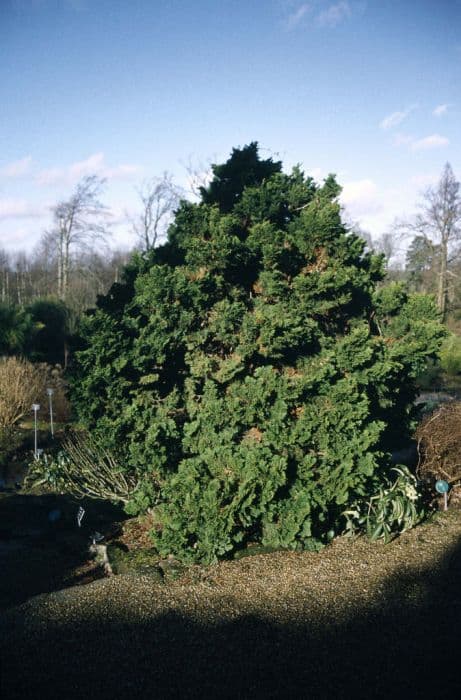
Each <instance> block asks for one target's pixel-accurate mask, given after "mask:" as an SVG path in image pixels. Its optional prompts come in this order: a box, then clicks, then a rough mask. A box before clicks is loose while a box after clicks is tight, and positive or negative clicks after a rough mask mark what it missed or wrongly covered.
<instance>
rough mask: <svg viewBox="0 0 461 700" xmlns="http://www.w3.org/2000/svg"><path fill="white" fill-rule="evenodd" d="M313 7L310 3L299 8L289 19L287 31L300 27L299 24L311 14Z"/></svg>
mask: <svg viewBox="0 0 461 700" xmlns="http://www.w3.org/2000/svg"><path fill="white" fill-rule="evenodd" d="M310 10H311V6H310V3H308V2H305V3H303V4H302V5H300V6H299V7H298V9H297V10H295V11H294V12H292V13H291V14H290V15H289V16H288V19H287V22H286V24H287V29H294V28H295V27H297V26H298V24H299V23H300V22H301V21H302V19H303V17H305V15H306V14H307V13H308V12H310Z"/></svg>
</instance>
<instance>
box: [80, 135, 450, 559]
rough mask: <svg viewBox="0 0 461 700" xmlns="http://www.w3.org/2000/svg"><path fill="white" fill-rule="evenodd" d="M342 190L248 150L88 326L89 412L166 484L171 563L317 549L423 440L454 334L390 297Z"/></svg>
mask: <svg viewBox="0 0 461 700" xmlns="http://www.w3.org/2000/svg"><path fill="white" fill-rule="evenodd" d="M339 192H340V188H339V186H338V185H337V183H336V181H335V179H334V177H332V176H329V177H328V178H327V179H326V180H325V181H324V183H323V185H322V186H318V185H316V184H315V183H314V181H313V180H312V179H311V178H308V177H307V178H306V177H305V176H304V174H303V173H302V172H301V171H300V169H299V168H295V169H294V170H293V171H292V173H291V174H284V173H283V172H282V171H281V165H280V164H279V163H275V162H273V161H272V160H271V159H268V160H261V159H260V158H259V156H258V151H257V146H256V144H251V145H250V146H247V147H246V148H244V149H241V150H238V149H236V150H234V151H233V153H232V155H231V157H230V159H229V160H228V161H227V163H225V164H223V165H221V166H215V167H214V179H213V181H212V182H211V184H210V186H209V187H208V188H207V189H206V190H203V191H202V201H201V202H200V203H199V204H191V203H189V202H182V203H181V205H180V207H179V209H178V211H177V213H176V218H175V221H174V223H173V224H172V226H171V227H170V229H169V236H168V242H167V243H166V244H165V245H164V246H162V247H161V248H159V249H157V250H155V251H153V253H151V254H150V256H148V257H140V258H138V259H137V260H134V261H133V263H132V264H131V266H130V267H129V268H128V269H127V270H126V273H125V280H124V282H123V283H122V284H118V285H114V286H113V287H112V289H111V291H110V293H109V294H108V295H107V296H106V297H103V298H101V299H100V300H99V303H98V308H97V309H96V310H95V311H94V312H92V313H91V314H90V315H88V316H87V317H86V318H85V319H84V321H83V323H82V327H81V338H82V340H81V346H80V349H79V350H78V352H77V360H76V364H75V368H74V379H73V392H72V393H73V396H72V398H73V402H74V407H75V408H76V410H77V412H78V415H79V419H80V420H81V421H82V423H84V424H85V425H86V427H87V428H89V429H90V430H92V431H94V432H95V433H96V434H97V435H98V439H99V440H101V442H102V443H103V444H104V445H105V447H106V448H108V449H111V450H113V451H114V452H116V453H117V455H118V458H119V461H120V460H123V462H124V464H125V468H126V470H127V471H129V472H132V473H135V474H136V476H137V477H140V478H141V479H142V478H145V479H146V483H151V482H152V477H154V478H155V479H158V480H160V482H161V483H162V484H163V486H162V503H161V505H160V506H158V507H156V509H155V514H156V518H157V520H158V527H157V528H156V531H155V541H156V546H157V547H158V549H159V550H160V552H161V553H163V554H166V553H170V552H172V553H174V554H176V555H177V556H178V557H180V558H181V559H183V560H185V561H188V560H189V561H191V560H198V561H205V562H210V561H213V560H214V559H215V558H216V557H219V556H222V555H224V554H226V553H229V552H231V551H233V550H235V549H236V548H238V547H241V546H244V544H245V543H246V542H247V541H255V540H258V541H261V542H262V543H263V544H265V545H268V546H270V547H289V548H316V547H318V546H319V544H320V543H321V542H322V541H325V540H326V539H328V537H331V536H332V534H334V533H336V532H339V531H342V530H343V529H344V526H345V522H346V521H345V517H344V511H345V510H346V509H347V506H348V505H349V504H351V503H353V502H355V501H356V500H357V499H360V498H363V497H365V496H367V495H371V494H372V493H375V492H376V491H377V489H378V488H379V484H380V483H381V481H382V479H383V478H385V476H386V472H387V471H388V460H387V456H386V453H387V452H388V451H389V450H390V449H391V448H392V447H394V446H395V445H396V444H399V443H400V441H401V440H402V439H405V436H406V435H408V434H409V431H410V430H411V427H412V418H413V415H412V408H411V407H412V402H413V399H414V396H415V391H416V390H415V384H414V378H415V376H416V375H417V374H418V372H420V371H421V370H422V369H423V368H424V366H425V363H426V359H427V357H428V356H430V355H431V354H435V353H436V352H437V351H438V347H439V344H440V340H441V338H442V337H443V335H444V331H443V328H442V327H441V325H440V324H439V321H438V316H437V312H436V310H435V307H434V304H433V301H432V300H431V299H430V298H428V297H425V296H422V295H417V294H412V295H411V294H408V293H407V292H406V291H405V288H404V287H403V286H400V285H392V286H390V287H387V288H382V289H381V290H380V291H379V292H376V283H377V282H378V281H379V280H380V279H381V278H382V259H381V257H379V256H375V255H373V254H369V253H365V252H364V245H365V244H364V242H363V241H362V240H361V239H360V238H359V237H357V236H355V235H353V234H351V233H350V232H348V230H347V229H346V227H345V226H344V224H343V223H342V221H341V215H340V207H339V205H338V203H337V196H338V194H339Z"/></svg>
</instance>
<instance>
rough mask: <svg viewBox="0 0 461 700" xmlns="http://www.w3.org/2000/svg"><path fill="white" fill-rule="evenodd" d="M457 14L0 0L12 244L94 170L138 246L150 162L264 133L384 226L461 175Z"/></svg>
mask: <svg viewBox="0 0 461 700" xmlns="http://www.w3.org/2000/svg"><path fill="white" fill-rule="evenodd" d="M460 29H461V0H413V1H410V0H308V1H307V2H302V1H299V0H264V1H263V0H260V1H259V2H258V1H257V0H253V2H252V3H249V2H248V1H245V2H244V1H243V0H242V1H241V0H221V2H211V1H208V0H195V2H191V1H189V2H188V1H187V0H182V1H180V0H130V1H128V0H0V105H1V107H0V138H1V149H0V248H2V247H3V248H5V249H7V250H15V249H20V248H22V249H28V250H31V249H32V248H33V246H34V244H35V243H36V242H37V241H38V239H39V238H40V236H41V234H42V233H43V231H44V230H45V229H46V228H47V227H49V226H50V223H51V217H50V207H51V206H52V205H53V204H54V203H55V202H56V201H57V200H59V199H61V198H65V197H66V196H68V195H69V194H70V193H71V192H72V189H73V187H74V186H75V184H76V182H77V181H78V179H79V178H80V177H82V176H83V175H85V174H89V173H93V172H95V173H97V174H99V175H101V176H103V177H107V186H106V192H105V197H104V199H105V201H106V202H107V204H109V205H110V206H111V208H112V211H113V220H114V222H115V224H114V230H115V236H114V244H124V245H127V246H128V245H130V244H132V243H133V241H134V239H133V235H132V234H131V233H130V224H129V222H128V221H127V220H126V214H128V215H133V214H134V212H135V210H136V206H137V204H136V186H139V184H140V183H141V182H142V180H143V179H145V178H149V177H152V176H155V175H160V174H161V173H162V172H163V171H165V170H169V171H171V172H172V173H173V174H174V175H175V177H176V178H177V179H178V181H180V182H181V183H182V184H186V181H187V174H186V170H185V168H184V164H185V163H187V162H188V161H192V162H193V163H194V164H195V165H196V166H197V167H199V166H200V167H202V165H203V166H205V165H206V163H207V162H208V161H209V160H212V161H216V162H221V161H223V160H225V159H226V158H227V156H228V154H229V152H230V150H231V148H232V147H233V146H238V145H244V144H245V143H248V142H250V141H253V140H257V141H259V143H260V145H261V149H262V153H263V154H264V155H269V154H273V155H274V156H275V157H277V158H280V159H282V160H283V161H284V164H285V166H286V168H287V169H288V168H290V167H291V166H292V165H294V164H295V163H301V164H302V166H303V167H304V169H305V170H306V171H307V172H309V173H310V174H313V175H314V176H315V177H316V178H317V179H321V178H323V177H325V176H326V175H327V173H328V172H335V173H337V176H338V180H339V182H340V183H341V184H342V185H343V187H344V191H343V196H342V201H343V203H344V205H345V206H346V208H347V211H348V215H349V216H350V217H351V218H353V219H354V220H357V221H358V222H359V223H360V224H361V225H362V226H363V227H364V228H365V229H367V230H369V231H370V232H371V234H372V235H373V237H374V238H377V237H379V236H380V235H381V234H382V233H384V232H385V231H386V230H387V229H388V227H389V225H390V224H391V222H392V220H393V219H394V217H396V216H403V215H405V214H409V213H411V212H412V211H413V210H414V207H415V204H416V201H417V199H418V195H419V193H420V192H421V190H422V189H424V188H425V187H427V186H428V185H430V184H431V183H433V182H435V181H437V179H438V177H439V175H440V173H441V170H442V168H443V165H444V163H445V162H446V161H449V162H450V163H451V164H452V167H453V169H454V171H455V174H456V176H457V178H458V179H461V136H460V129H459V124H460V117H461V32H460Z"/></svg>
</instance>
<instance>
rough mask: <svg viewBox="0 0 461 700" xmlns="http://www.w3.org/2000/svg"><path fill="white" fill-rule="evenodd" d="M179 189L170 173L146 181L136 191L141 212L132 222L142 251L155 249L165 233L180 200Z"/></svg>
mask: <svg viewBox="0 0 461 700" xmlns="http://www.w3.org/2000/svg"><path fill="white" fill-rule="evenodd" d="M181 194H182V192H181V189H180V188H179V187H178V186H177V185H176V184H175V183H174V182H173V177H172V175H171V174H170V173H168V172H165V173H163V175H162V177H154V178H152V179H151V180H146V181H145V182H144V183H143V184H142V185H141V187H140V188H139V190H138V195H139V199H140V201H141V204H142V210H141V212H140V214H139V216H138V217H136V219H135V220H134V221H133V222H132V223H133V230H134V232H135V233H136V235H137V237H138V239H139V241H140V243H141V246H142V248H143V250H151V249H152V248H154V247H155V244H156V243H157V241H158V239H159V237H160V236H161V235H162V234H163V233H164V232H165V230H166V228H167V226H168V224H169V223H170V221H171V218H172V215H173V212H174V210H175V209H176V207H177V206H178V204H179V200H180V198H181Z"/></svg>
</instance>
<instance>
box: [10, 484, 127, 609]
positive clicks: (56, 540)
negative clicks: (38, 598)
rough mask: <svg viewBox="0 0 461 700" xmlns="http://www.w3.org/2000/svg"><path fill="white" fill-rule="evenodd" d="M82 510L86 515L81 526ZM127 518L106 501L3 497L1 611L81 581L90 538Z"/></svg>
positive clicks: (70, 498) (14, 495)
mask: <svg viewBox="0 0 461 700" xmlns="http://www.w3.org/2000/svg"><path fill="white" fill-rule="evenodd" d="M80 507H83V508H84V509H85V514H84V516H83V519H82V522H81V526H80V527H79V526H78V524H77V513H78V510H79V508H80ZM126 517H127V516H126V515H125V514H124V512H123V510H122V509H121V508H117V507H116V506H113V505H112V504H111V503H109V502H107V501H102V500H96V499H82V500H78V499H76V498H73V497H71V496H66V495H64V496H61V495H57V494H46V495H19V494H5V493H3V494H1V498H0V610H2V609H4V608H7V607H11V606H13V605H18V604H20V603H22V602H24V601H26V600H27V599H28V598H30V597H32V596H35V595H37V594H39V593H49V592H51V591H55V590H59V589H61V588H63V586H66V585H67V586H71V585H74V584H76V583H78V579H76V578H75V577H74V576H73V572H74V571H75V569H78V567H80V566H82V565H84V564H85V562H87V561H88V557H89V555H88V546H89V544H90V536H91V534H92V533H94V532H95V531H99V532H101V533H105V532H107V531H108V530H109V529H110V528H111V527H112V525H113V523H114V522H116V521H121V520H123V519H125V518H126ZM95 575H97V574H96V573H95Z"/></svg>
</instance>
